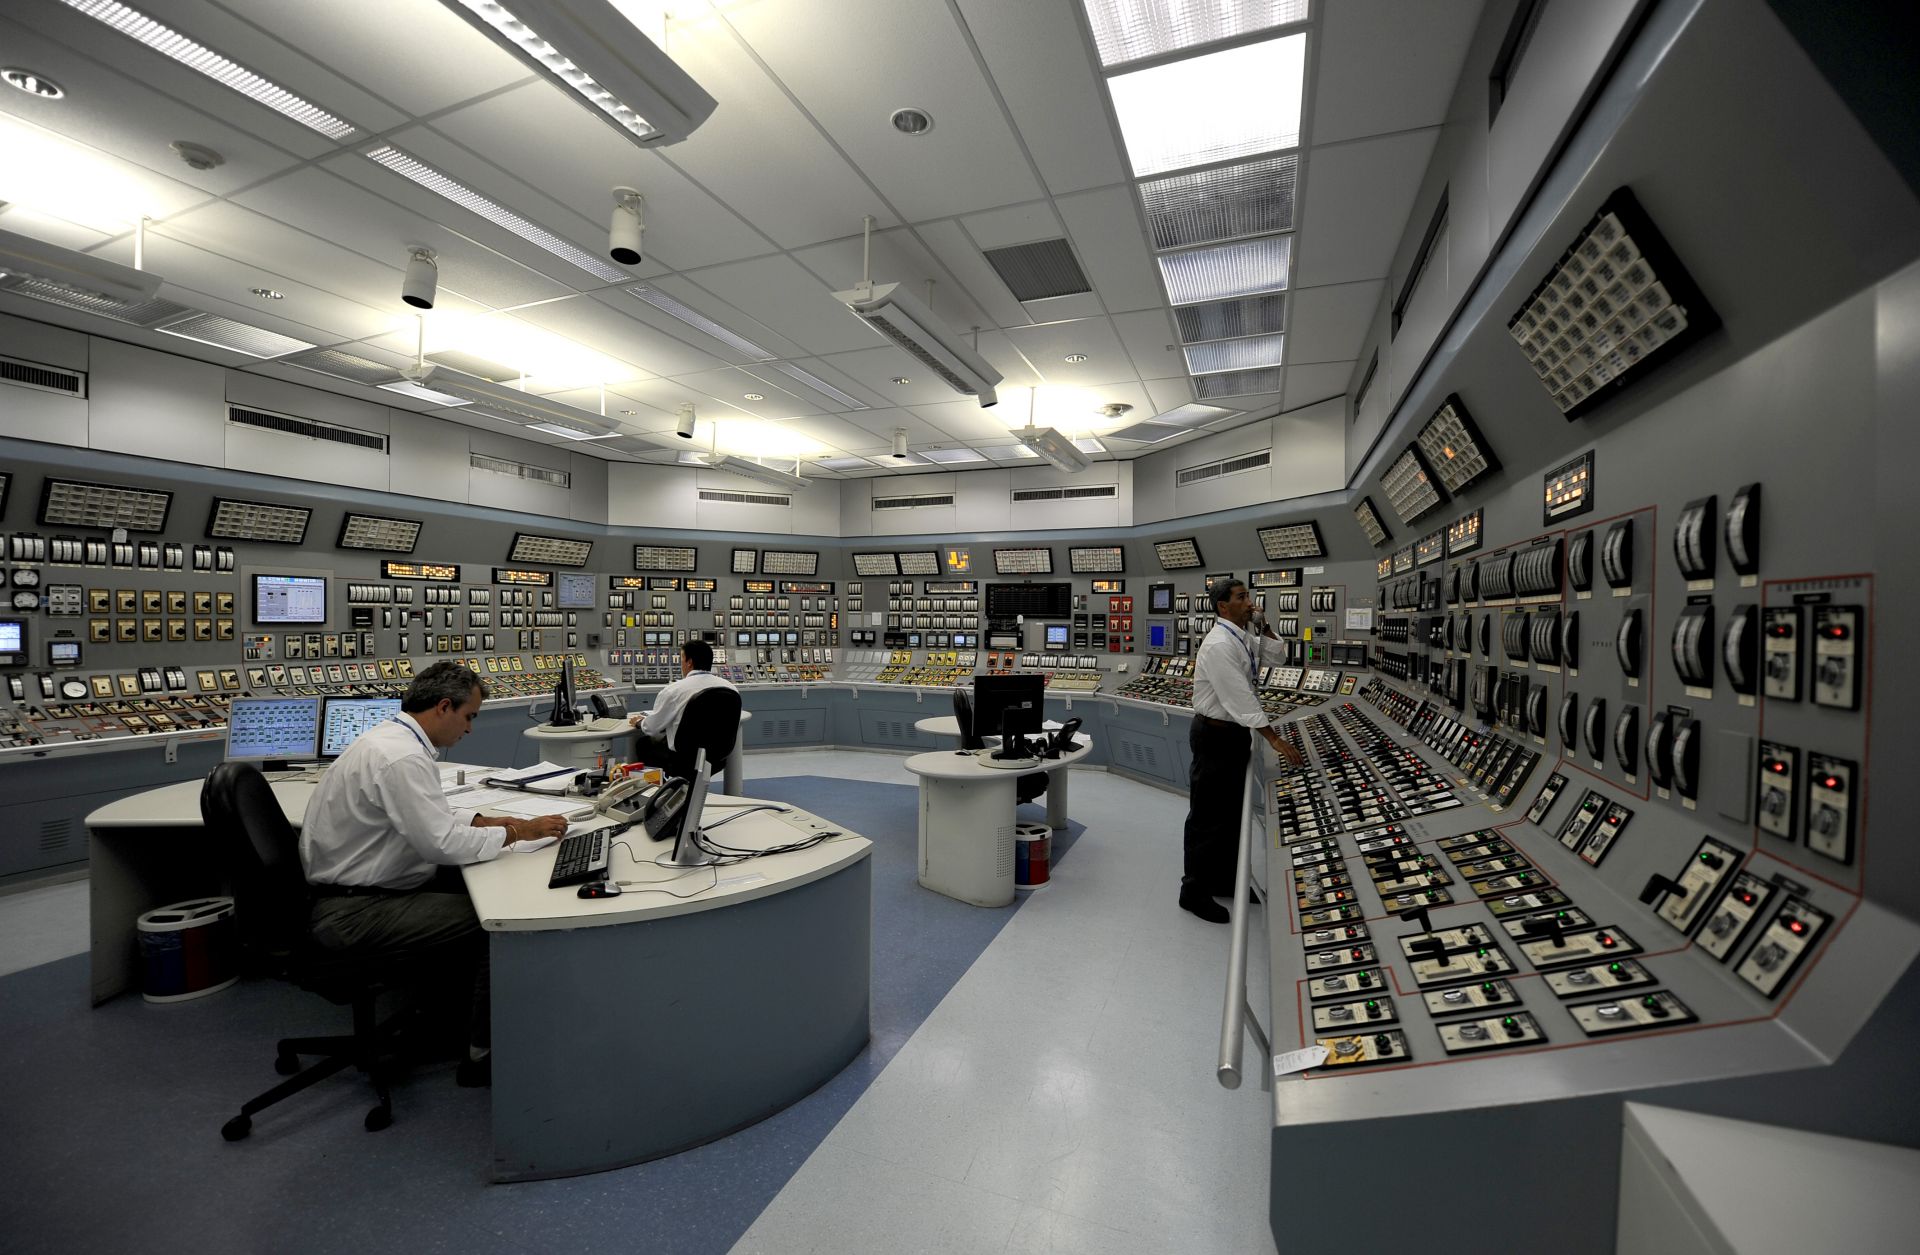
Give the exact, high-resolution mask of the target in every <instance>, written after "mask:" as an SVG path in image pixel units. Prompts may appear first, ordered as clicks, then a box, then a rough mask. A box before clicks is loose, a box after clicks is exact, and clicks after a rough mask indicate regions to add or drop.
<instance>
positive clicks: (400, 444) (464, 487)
mask: <svg viewBox="0 0 1920 1255" xmlns="http://www.w3.org/2000/svg"><path fill="white" fill-rule="evenodd" d="M387 418H388V421H389V422H390V423H391V424H392V427H391V430H390V432H389V434H388V437H387V475H388V491H389V492H397V493H404V494H406V495H408V496H414V497H426V498H429V499H431V500H437V501H465V500H466V499H467V491H468V487H469V484H470V482H471V478H472V468H471V467H469V466H468V464H467V429H466V428H465V427H461V426H459V425H458V424H456V423H447V422H443V421H441V420H440V419H437V418H428V417H427V416H426V415H425V414H415V413H413V412H412V411H411V410H395V409H389V410H388V411H387Z"/></svg>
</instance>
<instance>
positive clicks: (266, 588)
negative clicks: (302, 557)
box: [253, 575, 327, 624]
mask: <svg viewBox="0 0 1920 1255" xmlns="http://www.w3.org/2000/svg"><path fill="white" fill-rule="evenodd" d="M253 621H254V622H255V623H260V624H279V623H325V622H326V621H327V580H326V577H325V576H321V575H256V576H254V577H253Z"/></svg>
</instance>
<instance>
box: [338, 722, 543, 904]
mask: <svg viewBox="0 0 1920 1255" xmlns="http://www.w3.org/2000/svg"><path fill="white" fill-rule="evenodd" d="M439 757H440V752H439V750H437V749H435V748H434V745H433V742H432V741H431V740H429V739H428V737H427V734H426V730H425V729H423V728H422V727H421V726H420V725H419V723H418V722H416V721H415V720H414V718H413V716H411V715H408V714H400V715H396V716H395V717H394V718H392V719H389V720H387V721H386V722H384V723H378V724H375V725H374V726H373V727H371V728H368V729H367V730H366V731H365V732H362V733H361V734H360V736H359V738H358V739H357V740H355V741H354V743H353V744H352V745H349V746H347V752H346V753H344V754H342V755H340V757H339V758H338V759H336V760H335V762H334V764H333V766H331V767H329V768H327V770H326V774H325V775H323V776H321V778H320V785H319V787H318V788H316V789H315V790H314V791H313V800H312V801H310V802H308V803H307V818H306V823H305V824H304V825H303V826H302V828H301V831H300V864H301V866H302V867H303V868H305V869H306V873H307V879H308V881H310V882H312V883H313V884H317V885H376V886H379V887H381V888H384V889H414V888H418V887H419V886H420V885H423V884H425V883H426V882H427V881H428V880H430V879H432V877H433V869H434V868H435V867H436V866H441V865H453V866H456V867H457V866H460V865H462V864H466V863H484V862H486V861H487V860H489V859H493V858H498V857H499V856H500V851H501V849H502V848H503V847H504V846H505V845H506V840H507V830H506V829H505V828H476V827H474V826H473V825H472V824H471V823H470V822H467V820H470V819H471V818H472V816H468V817H467V818H466V819H462V818H461V817H459V816H457V815H455V814H454V813H453V810H452V808H451V807H449V806H448V805H447V799H446V796H445V795H444V794H443V793H442V792H441V791H440V769H439V768H438V767H437V766H436V765H435V760H437V759H438V758H439Z"/></svg>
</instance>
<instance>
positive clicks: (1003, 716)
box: [973, 675, 1047, 757]
mask: <svg viewBox="0 0 1920 1255" xmlns="http://www.w3.org/2000/svg"><path fill="white" fill-rule="evenodd" d="M1046 693H1047V688H1046V677H1045V676H1039V675H976V676H974V677H973V726H974V730H975V731H976V732H977V733H978V734H979V735H981V736H998V737H1007V738H1011V737H1027V736H1039V735H1040V728H1041V723H1042V720H1043V719H1044V717H1045V716H1044V713H1043V712H1044V710H1045V707H1046ZM1018 757H1026V756H1025V755H1018Z"/></svg>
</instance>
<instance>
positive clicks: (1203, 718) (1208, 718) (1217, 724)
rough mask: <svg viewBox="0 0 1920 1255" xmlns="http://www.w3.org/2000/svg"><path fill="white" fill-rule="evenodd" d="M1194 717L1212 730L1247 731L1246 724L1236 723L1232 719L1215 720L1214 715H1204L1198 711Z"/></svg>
mask: <svg viewBox="0 0 1920 1255" xmlns="http://www.w3.org/2000/svg"><path fill="white" fill-rule="evenodd" d="M1193 717H1194V718H1195V719H1198V720H1199V721H1200V722H1201V723H1204V724H1206V725H1207V726H1208V727H1210V728H1240V729H1242V730H1243V731H1244V730H1247V725H1246V724H1244V723H1235V722H1234V721H1233V720H1231V719H1215V718H1214V717H1213V716H1212V715H1203V714H1201V713H1200V712H1198V711H1195V712H1194V715H1193Z"/></svg>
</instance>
